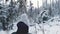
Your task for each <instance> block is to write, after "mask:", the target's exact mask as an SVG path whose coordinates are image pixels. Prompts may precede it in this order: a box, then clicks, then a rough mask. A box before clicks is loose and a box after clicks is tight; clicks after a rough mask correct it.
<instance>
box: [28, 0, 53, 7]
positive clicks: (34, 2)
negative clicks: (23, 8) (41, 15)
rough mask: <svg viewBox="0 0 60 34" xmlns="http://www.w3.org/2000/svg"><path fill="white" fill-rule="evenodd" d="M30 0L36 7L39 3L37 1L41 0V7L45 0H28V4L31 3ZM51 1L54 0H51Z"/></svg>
mask: <svg viewBox="0 0 60 34" xmlns="http://www.w3.org/2000/svg"><path fill="white" fill-rule="evenodd" d="M30 1H31V2H32V3H33V6H34V7H35V8H37V4H38V2H37V1H39V7H41V6H42V4H43V3H42V2H44V1H45V0H27V5H29V4H30ZM51 1H52V0H51ZM47 3H48V4H50V0H47Z"/></svg>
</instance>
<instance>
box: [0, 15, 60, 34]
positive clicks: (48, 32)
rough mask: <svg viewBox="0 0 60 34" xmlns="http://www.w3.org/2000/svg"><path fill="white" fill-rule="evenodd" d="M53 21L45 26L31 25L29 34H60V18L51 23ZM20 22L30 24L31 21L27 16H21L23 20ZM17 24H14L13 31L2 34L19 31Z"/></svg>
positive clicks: (2, 33)
mask: <svg viewBox="0 0 60 34" xmlns="http://www.w3.org/2000/svg"><path fill="white" fill-rule="evenodd" d="M23 19H24V20H23ZM51 20H52V19H51ZM51 20H50V21H48V22H46V23H44V24H42V23H40V24H37V23H33V24H30V25H31V26H29V33H31V34H60V22H59V18H55V17H54V19H53V21H51ZM20 21H24V22H26V23H27V22H28V23H29V19H28V17H27V15H26V14H22V15H21V20H20ZM16 24H17V23H14V27H13V30H9V31H3V30H1V31H0V34H11V33H12V32H16V31H17V26H16Z"/></svg>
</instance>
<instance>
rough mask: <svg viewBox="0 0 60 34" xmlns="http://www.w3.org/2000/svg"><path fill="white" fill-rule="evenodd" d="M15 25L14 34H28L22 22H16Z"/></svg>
mask: <svg viewBox="0 0 60 34" xmlns="http://www.w3.org/2000/svg"><path fill="white" fill-rule="evenodd" d="M17 27H18V29H17V32H16V33H14V34H28V26H27V25H26V24H25V23H24V22H22V21H20V22H18V23H17Z"/></svg>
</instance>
